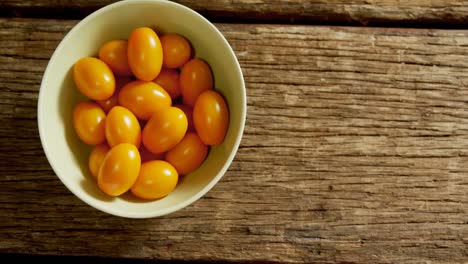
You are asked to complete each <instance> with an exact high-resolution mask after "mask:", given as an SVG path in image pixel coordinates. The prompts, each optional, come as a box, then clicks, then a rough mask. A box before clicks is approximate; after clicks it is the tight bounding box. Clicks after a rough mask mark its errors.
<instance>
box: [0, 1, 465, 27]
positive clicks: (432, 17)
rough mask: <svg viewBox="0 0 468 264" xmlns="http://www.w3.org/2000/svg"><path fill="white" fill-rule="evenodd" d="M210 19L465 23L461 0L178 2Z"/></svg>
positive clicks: (7, 9)
mask: <svg viewBox="0 0 468 264" xmlns="http://www.w3.org/2000/svg"><path fill="white" fill-rule="evenodd" d="M114 2H116V0H38V1H34V0H2V1H1V2H0V16H19V17H48V18H52V17H55V18H82V17H84V16H86V15H88V14H89V13H91V12H93V11H95V10H96V9H98V8H100V7H102V6H105V5H107V4H111V3H114ZM175 2H178V3H181V4H183V5H186V6H188V7H190V8H193V9H195V10H197V11H198V12H200V13H202V14H203V15H205V16H207V17H208V18H209V19H212V20H215V21H218V22H226V21H238V22H240V21H263V22H273V23H291V22H296V23H314V24H354V25H390V24H391V25H397V26H400V27H412V26H417V27H428V26H430V27H438V28H440V27H453V26H456V27H466V26H467V25H468V17H467V16H466V14H467V12H468V2H467V1H462V0H431V1H425V0H414V1H401V0H383V1H382V0H350V1H349V0H314V1H308V0H235V1H233V0H204V1H197V0H176V1H175Z"/></svg>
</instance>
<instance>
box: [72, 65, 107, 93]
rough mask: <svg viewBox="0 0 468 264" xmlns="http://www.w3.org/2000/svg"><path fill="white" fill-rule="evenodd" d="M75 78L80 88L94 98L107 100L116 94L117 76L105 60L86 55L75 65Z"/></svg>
mask: <svg viewBox="0 0 468 264" xmlns="http://www.w3.org/2000/svg"><path fill="white" fill-rule="evenodd" d="M73 79H74V81H75V84H76V86H77V88H78V90H79V91H80V92H81V93H82V94H84V95H85V96H87V97H88V98H91V99H93V100H105V99H107V98H109V97H111V96H112V94H114V91H115V77H114V73H112V70H111V69H110V68H109V66H107V64H105V63H104V62H103V61H101V60H99V59H96V58H92V57H85V58H82V59H80V60H78V61H77V62H76V63H75V65H74V66H73Z"/></svg>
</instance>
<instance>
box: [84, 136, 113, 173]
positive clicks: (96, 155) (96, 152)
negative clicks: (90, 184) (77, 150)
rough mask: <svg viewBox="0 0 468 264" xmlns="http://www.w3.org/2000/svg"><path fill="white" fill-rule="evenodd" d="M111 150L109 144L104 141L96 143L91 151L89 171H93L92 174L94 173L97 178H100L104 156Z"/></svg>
mask: <svg viewBox="0 0 468 264" xmlns="http://www.w3.org/2000/svg"><path fill="white" fill-rule="evenodd" d="M109 150H110V147H109V145H107V144H106V143H103V144H99V145H96V146H95V147H94V148H93V150H92V151H91V154H89V160H88V167H89V171H90V172H91V175H93V177H94V178H95V179H97V178H98V175H99V168H100V167H101V164H102V162H103V161H104V158H105V157H106V155H107V153H108V152H109Z"/></svg>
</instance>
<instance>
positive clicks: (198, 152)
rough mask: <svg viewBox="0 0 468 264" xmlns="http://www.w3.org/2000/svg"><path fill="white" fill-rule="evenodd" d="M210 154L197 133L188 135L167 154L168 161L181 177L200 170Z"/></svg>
mask: <svg viewBox="0 0 468 264" xmlns="http://www.w3.org/2000/svg"><path fill="white" fill-rule="evenodd" d="M207 154H208V146H207V145H205V144H204V143H203V142H202V141H201V139H200V138H199V137H198V135H197V134H196V133H187V134H186V135H185V137H184V138H183V139H182V141H180V142H179V144H177V145H176V146H175V147H174V148H172V149H171V150H169V151H168V152H167V154H166V158H165V159H166V161H167V162H169V163H170V164H171V165H172V166H174V168H175V169H176V170H177V172H178V173H179V175H187V174H189V173H191V172H193V171H195V170H196V169H198V168H199V167H200V166H201V165H202V163H203V161H204V160H205V158H206V155H207Z"/></svg>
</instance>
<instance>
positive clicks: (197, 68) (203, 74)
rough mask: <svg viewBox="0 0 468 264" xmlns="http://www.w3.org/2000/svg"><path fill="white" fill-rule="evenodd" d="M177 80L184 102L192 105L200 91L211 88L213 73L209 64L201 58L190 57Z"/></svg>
mask: <svg viewBox="0 0 468 264" xmlns="http://www.w3.org/2000/svg"><path fill="white" fill-rule="evenodd" d="M179 81H180V89H181V91H182V97H183V99H184V103H185V104H188V105H190V106H192V107H193V106H194V105H195V101H196V100H197V97H198V96H199V95H200V94H201V93H202V92H204V91H206V90H212V89H213V74H212V73H211V69H210V66H209V65H208V64H207V63H206V62H205V61H203V60H201V59H192V60H190V61H189V62H187V63H186V64H185V65H184V67H183V68H182V71H181V73H180V80H179Z"/></svg>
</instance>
